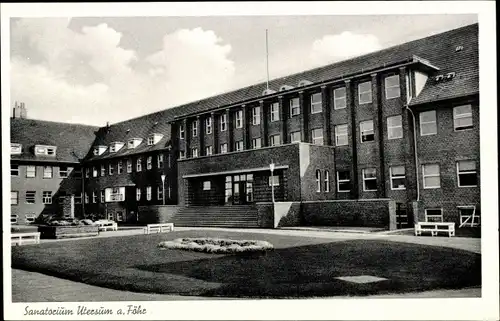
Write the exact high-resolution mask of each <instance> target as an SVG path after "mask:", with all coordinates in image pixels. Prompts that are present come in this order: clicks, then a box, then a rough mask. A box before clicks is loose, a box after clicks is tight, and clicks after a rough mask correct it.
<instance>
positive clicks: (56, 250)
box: [12, 230, 481, 298]
mask: <svg viewBox="0 0 500 321" xmlns="http://www.w3.org/2000/svg"><path fill="white" fill-rule="evenodd" d="M185 237H217V238H230V239H240V240H242V239H254V240H263V241H268V242H270V243H272V244H273V245H274V250H273V251H271V252H266V253H243V254H230V255H227V254H207V253H200V252H190V251H182V250H162V249H160V248H158V243H160V242H161V241H167V240H173V239H176V238H185ZM480 259H481V256H480V255H479V254H474V253H470V252H466V251H462V250H455V249H449V248H440V247H427V246H422V245H416V244H407V243H397V242H390V241H381V240H373V239H371V240H349V241H337V242H332V240H328V239H319V238H304V237H295V236H281V235H268V234H251V233H237V232H229V231H228V232H220V231H201V230H200V231H184V232H172V233H167V234H156V235H135V236H126V237H112V238H96V239H86V240H79V241H68V242H54V243H44V244H39V245H30V246H22V247H13V248H12V267H13V268H19V269H24V270H28V271H36V272H41V273H45V274H48V275H53V276H57V277H61V278H66V279H70V280H74V281H79V282H84V283H88V284H92V285H98V286H104V287H108V288H113V289H119V290H129V291H136V292H150V293H172V294H181V295H197V296H230V297H262V298H267V297H279V298H285V297H288V298H290V297H312V296H336V295H369V294H381V293H391V292H393V293H394V292H397V293H402V292H410V291H424V290H430V289H437V288H440V289H457V288H463V287H469V286H477V285H480V284H481V283H480V282H481V261H480ZM355 275H372V276H377V277H384V278H387V279H388V280H386V281H382V282H376V283H369V284H355V283H349V282H345V281H341V280H338V279H335V277H338V276H355Z"/></svg>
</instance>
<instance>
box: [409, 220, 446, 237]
mask: <svg viewBox="0 0 500 321" xmlns="http://www.w3.org/2000/svg"><path fill="white" fill-rule="evenodd" d="M422 232H431V235H432V236H436V235H437V234H438V232H446V233H448V236H449V237H452V236H455V223H450V222H418V223H416V224H415V235H416V236H418V235H422Z"/></svg>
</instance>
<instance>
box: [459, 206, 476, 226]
mask: <svg viewBox="0 0 500 321" xmlns="http://www.w3.org/2000/svg"><path fill="white" fill-rule="evenodd" d="M458 213H459V215H460V225H462V224H464V223H467V224H469V223H470V224H471V225H479V223H480V219H481V215H480V214H479V213H477V212H476V207H475V206H474V205H468V206H458ZM472 215H474V218H472Z"/></svg>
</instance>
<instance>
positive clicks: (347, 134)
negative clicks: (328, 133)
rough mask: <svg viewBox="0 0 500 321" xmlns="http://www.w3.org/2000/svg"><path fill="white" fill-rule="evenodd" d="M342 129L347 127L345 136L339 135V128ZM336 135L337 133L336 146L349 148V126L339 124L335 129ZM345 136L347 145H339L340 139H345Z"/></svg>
mask: <svg viewBox="0 0 500 321" xmlns="http://www.w3.org/2000/svg"><path fill="white" fill-rule="evenodd" d="M340 127H342V128H344V127H345V134H341V135H340V134H339V130H338V129H339V128H340ZM333 130H334V133H335V146H348V145H349V126H348V124H339V125H335V126H334V128H333ZM343 136H345V144H339V137H343Z"/></svg>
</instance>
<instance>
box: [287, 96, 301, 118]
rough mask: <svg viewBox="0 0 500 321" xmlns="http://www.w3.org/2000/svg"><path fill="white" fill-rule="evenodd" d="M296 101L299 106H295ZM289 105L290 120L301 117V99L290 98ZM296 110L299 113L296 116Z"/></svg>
mask: <svg viewBox="0 0 500 321" xmlns="http://www.w3.org/2000/svg"><path fill="white" fill-rule="evenodd" d="M295 101H296V102H297V105H294V104H293V103H294V102H295ZM289 105H290V118H292V117H295V116H299V115H300V99H299V97H294V98H290V102H289ZM294 110H297V111H298V112H297V113H296V114H294Z"/></svg>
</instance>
